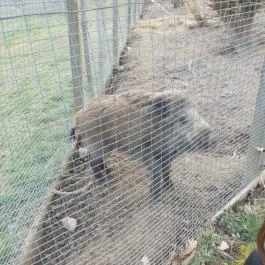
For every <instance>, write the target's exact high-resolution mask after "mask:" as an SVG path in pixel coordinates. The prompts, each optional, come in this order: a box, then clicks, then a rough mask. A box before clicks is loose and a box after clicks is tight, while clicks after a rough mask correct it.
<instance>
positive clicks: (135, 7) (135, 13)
mask: <svg viewBox="0 0 265 265" xmlns="http://www.w3.org/2000/svg"><path fill="white" fill-rule="evenodd" d="M137 1H138V0H133V25H135V22H136V16H137Z"/></svg>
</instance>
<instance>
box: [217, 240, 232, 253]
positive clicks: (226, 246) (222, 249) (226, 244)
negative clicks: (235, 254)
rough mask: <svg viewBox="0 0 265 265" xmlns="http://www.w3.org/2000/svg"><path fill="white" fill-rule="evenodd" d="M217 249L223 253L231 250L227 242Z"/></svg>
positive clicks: (223, 242)
mask: <svg viewBox="0 0 265 265" xmlns="http://www.w3.org/2000/svg"><path fill="white" fill-rule="evenodd" d="M217 249H219V250H221V251H227V250H229V249H230V246H229V244H228V243H227V242H225V241H222V242H221V244H220V245H219V246H217Z"/></svg>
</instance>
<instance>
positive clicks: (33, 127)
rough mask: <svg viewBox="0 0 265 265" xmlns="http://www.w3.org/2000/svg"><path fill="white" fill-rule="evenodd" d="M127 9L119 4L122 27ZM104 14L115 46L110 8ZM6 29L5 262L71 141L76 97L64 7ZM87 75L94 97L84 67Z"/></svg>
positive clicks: (1, 182) (0, 40)
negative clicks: (54, 12) (56, 13)
mask: <svg viewBox="0 0 265 265" xmlns="http://www.w3.org/2000/svg"><path fill="white" fill-rule="evenodd" d="M126 10H127V7H126V6H124V7H121V8H120V10H119V11H120V15H121V17H122V20H121V23H122V25H123V30H125V29H126V26H125V25H126V24H125V21H126V20H127V18H126V17H125V15H126ZM105 17H106V21H105V22H106V27H107V36H106V38H107V39H109V40H108V43H107V45H108V47H109V50H110V51H111V49H112V48H111V45H112V42H111V36H112V27H111V23H112V10H111V9H107V10H106V13H105ZM87 19H88V24H89V29H91V31H93V30H94V31H95V32H91V33H90V35H89V37H90V41H91V43H92V44H91V46H90V51H93V56H92V57H91V62H92V73H93V85H94V87H96V88H98V86H99V76H100V74H99V68H98V63H97V62H98V51H97V47H98V43H97V42H96V40H97V33H96V13H95V12H94V11H93V12H90V13H88V14H87ZM0 32H1V33H0V87H1V90H0V105H1V109H0V115H1V135H0V138H1V142H0V149H1V154H0V172H1V173H0V174H1V175H0V207H1V217H0V264H6V263H8V259H9V258H10V257H11V256H14V255H15V254H16V253H17V251H18V250H19V248H20V246H21V243H22V241H23V239H24V237H25V236H26V234H27V229H28V227H30V225H31V223H32V219H33V218H34V216H35V214H36V212H37V210H38V207H39V205H40V203H41V200H42V198H43V196H44V194H45V192H46V190H47V187H48V185H49V184H50V183H51V182H52V181H53V180H54V178H55V176H56V174H58V172H59V169H60V167H61V164H62V160H63V159H64V157H65V152H66V150H68V148H69V141H68V132H69V128H70V126H71V123H72V117H73V114H74V111H73V108H74V105H73V102H74V100H73V93H72V76H71V64H70V55H69V45H68V26H67V18H66V16H65V15H50V16H32V17H27V18H16V19H9V20H2V21H1V22H0ZM123 35H124V32H123ZM83 70H85V69H83ZM83 81H84V88H85V99H86V100H87V99H88V97H89V91H88V90H89V89H88V86H87V81H86V79H85V75H84V80H83Z"/></svg>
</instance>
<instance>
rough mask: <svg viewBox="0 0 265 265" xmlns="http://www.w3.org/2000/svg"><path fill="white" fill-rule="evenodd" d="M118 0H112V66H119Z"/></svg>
mask: <svg viewBox="0 0 265 265" xmlns="http://www.w3.org/2000/svg"><path fill="white" fill-rule="evenodd" d="M118 14H119V10H118V0H113V16H112V17H113V20H112V23H113V25H112V27H113V28H112V29H113V68H114V69H115V68H116V67H117V66H119V36H118Z"/></svg>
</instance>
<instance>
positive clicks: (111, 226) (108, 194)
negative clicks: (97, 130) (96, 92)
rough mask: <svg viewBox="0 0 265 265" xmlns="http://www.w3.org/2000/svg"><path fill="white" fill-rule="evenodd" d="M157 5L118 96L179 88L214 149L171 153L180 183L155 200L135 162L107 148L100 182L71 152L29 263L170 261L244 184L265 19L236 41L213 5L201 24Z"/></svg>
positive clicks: (136, 39) (150, 9)
mask: <svg viewBox="0 0 265 265" xmlns="http://www.w3.org/2000/svg"><path fill="white" fill-rule="evenodd" d="M163 8H164V9H165V10H166V12H164V11H161V9H160V8H159V7H158V6H157V5H156V4H154V3H150V4H148V5H147V6H146V8H145V11H144V14H143V17H142V19H141V20H139V22H138V23H137V25H136V27H135V28H134V30H133V32H132V33H133V34H132V38H131V40H130V42H129V43H128V46H127V49H126V53H125V54H126V56H125V57H124V58H121V66H120V67H119V72H118V73H117V76H116V81H115V86H116V88H117V90H116V93H119V91H122V90H129V89H130V88H135V87H138V88H141V89H143V90H164V89H172V90H174V89H178V90H180V91H181V92H182V93H183V94H184V95H186V96H187V97H189V98H190V99H191V100H192V101H193V103H194V105H195V106H196V108H197V109H198V110H199V112H200V113H201V115H202V116H203V117H204V118H205V119H206V120H207V121H208V122H209V124H210V125H211V127H212V129H213V131H214V133H215V135H216V136H217V146H216V147H215V148H214V149H212V150H210V151H208V152H204V153H202V152H200V150H198V151H197V152H194V153H193V154H185V155H183V156H181V157H178V158H176V159H175V160H174V161H173V163H172V172H171V176H172V179H173V181H174V184H175V187H176V189H175V191H174V192H171V193H167V194H164V197H163V198H162V199H161V201H159V202H158V203H157V204H152V203H151V201H150V196H149V182H148V172H147V171H146V170H145V169H144V168H142V167H141V165H140V163H139V162H138V161H131V160H130V158H128V157H126V156H125V155H123V154H120V153H118V152H113V153H112V154H111V155H110V156H109V157H108V158H107V164H108V166H109V168H110V170H111V174H110V176H109V177H108V179H107V181H106V182H104V183H100V182H96V181H95V180H94V178H93V176H92V174H91V170H90V168H89V167H88V165H87V159H86V158H84V157H81V158H80V157H75V162H74V166H75V170H72V171H71V172H67V171H65V172H64V173H63V174H62V175H61V176H60V177H59V179H58V183H59V184H58V185H57V187H56V190H54V191H52V192H53V196H52V199H51V201H50V202H49V204H48V206H47V212H46V215H45V217H44V222H43V223H42V224H41V228H40V234H41V238H39V240H38V242H35V244H36V245H37V246H38V248H37V249H36V251H35V253H34V254H35V257H34V258H33V260H32V261H31V263H30V264H49V265H50V264H84V265H85V264H97V265H100V264H102V265H103V264H104V265H106V264H109V265H116V264H117V265H118V264H119V265H120V264H128V265H129V264H130V265H133V264H144V265H146V264H145V263H144V262H143V261H141V260H142V258H143V257H144V256H145V257H147V258H148V260H149V262H150V264H168V263H169V262H170V260H171V258H172V256H173V255H174V253H176V251H177V250H179V248H180V247H182V246H183V244H184V243H185V242H186V241H187V240H188V239H190V238H192V237H194V236H196V235H197V233H198V232H199V231H200V230H201V229H202V228H203V227H204V226H205V225H206V224H207V223H208V222H209V220H210V219H211V217H213V215H214V214H215V213H216V212H217V211H218V209H220V208H221V207H222V206H224V205H225V203H227V202H228V201H229V200H230V199H231V198H232V197H233V196H234V195H235V194H236V192H237V191H239V190H240V189H242V187H243V186H244V185H246V184H247V182H248V181H249V180H246V179H244V178H243V173H244V165H245V153H246V147H247V140H248V138H249V129H250V125H251V121H252V115H253V110H254V106H255V100H256V98H255V97H256V93H257V88H258V84H259V78H260V68H261V62H262V55H264V51H265V49H264V45H263V44H264V42H262V39H264V36H265V30H264V28H265V27H264V26H265V20H263V21H262V20H261V19H258V18H260V17H261V14H257V16H256V17H257V18H256V20H255V23H254V26H253V29H252V33H251V34H250V35H251V36H250V37H249V38H248V40H250V41H249V44H248V45H242V44H240V40H238V39H236V38H235V37H234V36H232V35H233V34H232V33H231V31H230V30H228V29H227V27H225V26H224V25H223V24H222V23H221V22H220V20H219V19H218V18H217V17H215V14H213V13H211V12H210V11H208V12H209V14H208V20H209V25H208V26H206V27H197V26H196V22H195V21H194V20H193V18H192V15H191V14H188V12H187V10H186V9H185V8H179V9H177V10H175V13H174V9H173V7H172V6H171V5H170V4H163ZM260 12H263V11H260ZM263 15H264V12H263ZM262 23H263V24H262ZM64 217H71V218H74V219H75V220H76V221H77V226H76V228H75V230H74V231H72V232H71V231H68V230H67V229H66V228H64V227H63V225H62V222H61V219H62V218H64Z"/></svg>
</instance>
